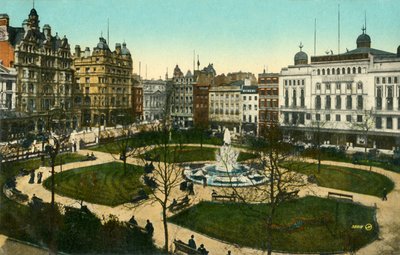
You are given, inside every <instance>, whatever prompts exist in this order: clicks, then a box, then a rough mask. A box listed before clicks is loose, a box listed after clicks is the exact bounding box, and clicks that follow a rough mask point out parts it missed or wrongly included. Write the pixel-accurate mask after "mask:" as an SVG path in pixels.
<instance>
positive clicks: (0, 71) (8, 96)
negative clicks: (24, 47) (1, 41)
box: [0, 64, 17, 111]
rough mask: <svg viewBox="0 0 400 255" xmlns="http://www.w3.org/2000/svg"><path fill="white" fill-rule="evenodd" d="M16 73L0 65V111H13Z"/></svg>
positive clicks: (12, 69)
mask: <svg viewBox="0 0 400 255" xmlns="http://www.w3.org/2000/svg"><path fill="white" fill-rule="evenodd" d="M16 80H17V72H16V70H15V69H14V68H7V67H5V66H3V65H1V64H0V109H3V110H8V111H14V110H15V98H16V91H17V86H16Z"/></svg>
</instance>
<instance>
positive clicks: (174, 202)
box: [170, 198, 178, 207]
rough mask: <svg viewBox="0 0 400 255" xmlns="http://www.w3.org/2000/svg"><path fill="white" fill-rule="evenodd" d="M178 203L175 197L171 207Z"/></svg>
mask: <svg viewBox="0 0 400 255" xmlns="http://www.w3.org/2000/svg"><path fill="white" fill-rule="evenodd" d="M177 204H178V202H176V199H175V198H174V199H173V200H172V203H171V205H170V207H174V206H176V205H177Z"/></svg>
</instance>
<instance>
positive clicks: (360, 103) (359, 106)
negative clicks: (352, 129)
mask: <svg viewBox="0 0 400 255" xmlns="http://www.w3.org/2000/svg"><path fill="white" fill-rule="evenodd" d="M363 105H364V102H363V97H362V96H357V110H362V109H363V107H364V106H363Z"/></svg>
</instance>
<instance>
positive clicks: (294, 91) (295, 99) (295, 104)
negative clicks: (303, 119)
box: [292, 90, 297, 107]
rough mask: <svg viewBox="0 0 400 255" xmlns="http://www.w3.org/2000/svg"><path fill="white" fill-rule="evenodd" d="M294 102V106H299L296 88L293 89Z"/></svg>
mask: <svg viewBox="0 0 400 255" xmlns="http://www.w3.org/2000/svg"><path fill="white" fill-rule="evenodd" d="M292 102H293V107H296V106H297V96H296V90H293V97H292Z"/></svg>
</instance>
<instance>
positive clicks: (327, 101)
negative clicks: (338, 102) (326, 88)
mask: <svg viewBox="0 0 400 255" xmlns="http://www.w3.org/2000/svg"><path fill="white" fill-rule="evenodd" d="M325 109H327V110H329V109H331V96H326V98H325Z"/></svg>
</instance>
